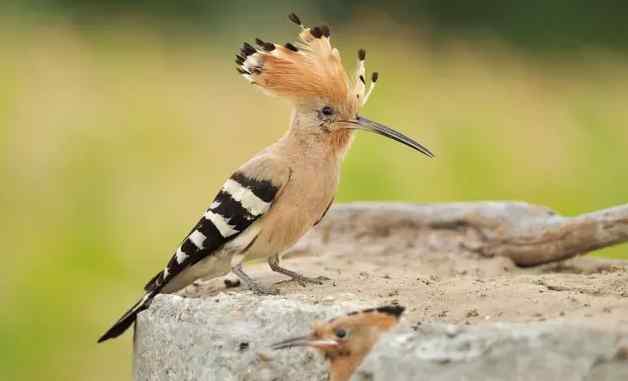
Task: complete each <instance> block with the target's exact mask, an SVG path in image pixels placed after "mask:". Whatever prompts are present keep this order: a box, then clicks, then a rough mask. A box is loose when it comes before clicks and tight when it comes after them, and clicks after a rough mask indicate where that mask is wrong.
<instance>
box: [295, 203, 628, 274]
mask: <svg viewBox="0 0 628 381" xmlns="http://www.w3.org/2000/svg"><path fill="white" fill-rule="evenodd" d="M376 240H394V241H396V242H397V243H398V244H399V245H403V244H405V245H412V247H416V249H417V251H421V250H443V251H448V252H451V251H459V252H467V253H468V252H472V253H477V254H480V255H482V256H487V257H493V256H503V257H508V258H511V259H512V260H513V261H514V262H515V263H516V264H517V265H520V266H535V265H539V264H543V263H549V262H555V261H560V260H564V259H567V258H571V257H574V256H576V255H580V254H585V253H588V252H591V251H593V250H596V249H600V248H603V247H607V246H611V245H615V244H618V243H622V242H627V241H628V205H623V206H618V207H615V208H610V209H605V210H601V211H597V212H593V213H588V214H583V215H580V216H577V217H563V216H560V215H557V214H556V213H555V212H553V211H551V210H550V209H547V208H544V207H541V206H536V205H530V204H527V203H519V202H478V203H451V204H431V205H416V204H389V203H354V204H344V205H343V204H341V205H337V206H334V207H333V208H332V209H331V210H330V212H329V214H328V216H327V217H326V218H325V219H324V220H323V222H322V223H321V224H320V225H319V226H318V227H317V228H316V229H315V230H314V232H313V233H312V234H310V235H308V236H307V237H305V238H304V239H303V240H302V242H300V243H299V244H298V245H297V247H296V249H295V251H303V250H308V251H309V250H312V251H317V250H318V251H319V250H322V249H325V248H327V249H329V247H330V246H334V245H342V244H348V243H351V244H353V245H356V246H360V245H364V247H368V245H369V244H370V243H373V242H375V241H376ZM400 241H405V242H400Z"/></svg>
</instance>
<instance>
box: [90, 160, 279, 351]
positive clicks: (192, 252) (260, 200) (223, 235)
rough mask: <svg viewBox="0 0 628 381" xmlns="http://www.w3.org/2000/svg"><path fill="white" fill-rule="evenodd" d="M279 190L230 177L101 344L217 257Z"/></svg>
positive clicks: (238, 176) (258, 181) (260, 181)
mask: <svg viewBox="0 0 628 381" xmlns="http://www.w3.org/2000/svg"><path fill="white" fill-rule="evenodd" d="M278 190H279V187H278V186H275V185H274V184H273V183H272V182H271V181H269V180H263V179H255V178H252V177H248V176H245V175H244V174H242V173H240V172H236V173H235V174H234V175H233V176H231V177H230V178H229V179H228V180H227V181H226V182H225V184H224V185H223V187H222V189H221V190H220V192H219V193H218V195H217V196H216V197H215V199H214V201H213V202H212V204H211V206H210V207H209V209H207V211H206V212H205V214H204V215H203V217H201V219H200V220H199V222H198V223H197V224H196V225H195V226H194V228H193V229H192V231H191V232H190V233H189V234H188V235H187V237H186V238H185V239H184V240H183V242H182V244H181V245H180V246H179V247H178V248H177V250H176V251H175V253H174V255H173V256H172V258H171V259H170V261H169V262H168V265H167V266H166V267H165V268H164V270H162V271H160V272H159V273H158V274H157V275H155V276H154V277H153V278H152V279H151V280H150V281H149V282H148V283H147V284H146V286H145V287H144V290H145V291H146V293H145V294H144V296H143V297H142V298H141V299H140V300H139V301H138V302H137V303H135V305H133V307H131V309H129V310H128V311H127V312H126V313H125V314H124V315H123V316H122V317H121V318H120V319H119V320H118V321H117V322H116V323H115V324H114V325H113V326H112V327H111V328H110V329H109V330H108V331H107V332H105V334H104V335H102V337H100V339H98V342H99V343H100V342H103V341H105V340H108V339H111V338H114V337H117V336H119V335H121V334H122V333H123V332H124V331H126V330H127V329H128V328H129V327H130V326H131V325H132V324H133V323H134V322H135V319H136V317H137V314H139V313H140V312H141V311H143V310H145V309H146V308H148V306H149V305H150V303H151V301H152V300H153V298H154V297H155V295H157V294H158V293H159V292H160V291H161V290H162V289H163V288H164V286H165V285H166V284H168V282H169V281H170V280H172V279H173V278H174V277H175V276H177V275H178V274H180V273H181V272H182V271H183V270H185V269H186V268H189V267H190V266H193V265H194V264H196V263H197V262H199V261H200V260H202V259H204V258H206V257H208V256H211V255H214V254H215V253H216V251H217V250H218V249H220V248H221V247H222V246H223V245H225V244H226V243H227V242H229V241H231V240H233V239H234V238H235V237H237V236H238V235H239V234H240V233H242V232H243V231H245V230H246V229H247V228H248V227H249V226H250V225H251V224H253V222H255V221H256V220H257V219H259V218H260V217H261V216H262V215H264V213H266V212H267V211H268V210H269V209H270V206H271V203H272V201H273V199H274V198H275V195H276V194H277V191H278Z"/></svg>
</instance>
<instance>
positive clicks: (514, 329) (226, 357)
mask: <svg viewBox="0 0 628 381" xmlns="http://www.w3.org/2000/svg"><path fill="white" fill-rule="evenodd" d="M624 210H625V208H621V207H620V208H615V209H611V210H609V211H602V212H597V213H591V214H589V215H584V216H581V217H575V218H566V217H561V216H557V215H556V214H555V213H553V212H551V211H549V210H548V209H546V208H543V207H539V206H533V205H528V204H524V203H495V202H483V203H462V204H442V205H403V204H353V205H342V206H338V207H335V208H333V209H332V210H331V211H330V213H329V215H328V216H327V217H326V218H325V220H324V221H323V223H321V224H320V225H319V226H317V227H316V228H315V229H314V230H313V231H312V232H311V233H310V234H308V235H307V236H306V237H304V239H303V240H301V241H300V242H299V243H298V244H297V245H296V246H295V247H294V248H293V250H291V252H290V253H289V256H288V258H287V260H285V261H283V262H282V265H284V266H285V267H287V268H289V269H293V270H296V271H299V272H301V273H304V274H305V275H309V276H318V275H324V276H327V277H329V278H331V279H332V280H331V281H329V282H325V283H324V284H322V285H308V286H307V288H303V287H301V286H300V285H298V284H296V283H294V282H285V279H286V278H285V277H283V276H282V275H279V274H277V273H272V272H271V271H270V270H269V269H268V266H267V265H266V264H264V263H255V264H246V265H245V269H246V271H247V272H248V273H249V274H250V275H251V276H253V277H254V278H256V279H257V280H258V281H260V282H261V283H262V284H264V285H267V286H270V285H274V286H275V287H277V288H278V289H279V290H280V291H281V295H280V296H274V297H256V296H253V295H251V294H250V293H249V292H248V291H243V290H241V289H239V288H236V289H229V290H226V289H225V286H224V283H223V279H222V278H221V279H215V280H212V281H208V282H199V283H196V284H195V285H192V286H190V287H188V288H187V289H186V290H183V291H182V292H181V293H180V294H179V295H169V296H158V297H157V298H156V300H155V302H154V303H153V305H152V306H151V307H150V309H148V310H147V311H144V312H143V313H142V314H140V317H139V319H138V323H137V331H136V342H135V360H134V361H135V375H136V379H137V380H262V381H263V380H278V381H279V380H325V379H326V372H325V371H324V362H323V360H322V359H321V358H320V356H319V355H318V354H317V353H315V352H313V351H308V350H304V349H291V350H286V351H283V352H272V351H269V350H268V349H267V347H268V345H270V344H271V343H273V342H275V341H278V340H282V339H285V338H287V337H291V336H295V335H303V334H305V333H307V332H308V331H309V328H310V325H311V323H312V321H313V320H316V319H321V318H322V319H326V318H330V317H333V316H336V315H338V314H340V313H343V312H347V311H350V310H354V309H356V308H362V307H374V306H377V305H383V304H391V303H399V304H401V305H404V306H406V307H407V310H406V313H405V315H404V320H405V323H404V324H402V325H403V326H405V330H404V327H400V331H399V332H398V333H396V335H399V336H395V338H394V339H391V340H386V341H383V342H380V344H379V345H384V346H386V345H390V346H393V347H391V348H389V349H379V348H378V349H376V352H375V353H374V354H373V356H374V357H371V358H370V359H369V360H368V364H365V370H368V371H370V372H372V375H371V376H368V374H366V373H362V374H361V376H360V377H362V378H361V379H364V380H365V379H369V378H368V377H371V378H372V379H374V380H377V379H382V378H381V377H382V375H385V374H386V373H385V372H386V369H387V368H386V367H387V366H388V367H390V369H395V370H399V371H400V372H401V371H402V370H403V371H408V374H412V373H411V372H412V371H416V372H419V373H417V374H419V375H420V374H422V373H421V372H424V373H425V372H427V373H425V374H430V378H429V379H435V380H440V379H443V380H449V379H451V380H454V379H455V380H462V379H465V380H467V379H468V380H475V379H477V380H484V379H486V380H491V379H495V380H496V379H513V380H516V379H517V378H513V377H510V376H508V377H505V378H504V377H502V376H503V374H502V373H500V372H507V371H512V372H515V370H516V371H517V372H518V373H513V374H518V375H519V374H520V375H521V376H520V378H519V379H521V380H527V379H535V381H538V380H544V379H550V380H552V381H554V380H563V379H565V380H567V379H576V380H578V379H582V380H589V379H590V380H594V379H595V380H597V379H599V380H605V379H608V380H613V379H618V378H616V377H619V376H618V375H623V374H624V373H621V372H625V364H626V362H628V360H621V358H624V359H626V358H628V343H627V342H626V340H624V341H621V342H619V343H615V344H614V345H611V344H609V343H610V342H612V341H613V338H615V339H616V338H617V337H619V336H622V335H624V336H625V334H626V332H628V263H627V262H625V261H617V260H602V259H596V258H591V257H576V258H571V259H569V260H567V261H559V262H555V263H549V264H545V265H540V266H532V267H522V266H517V264H520V265H521V264H524V265H529V264H530V263H539V262H547V261H548V258H551V259H552V260H555V259H556V258H562V257H563V253H567V254H568V255H573V253H575V252H579V251H578V250H581V249H587V250H588V249H590V248H591V247H596V246H599V245H597V244H595V245H589V244H587V243H586V240H587V237H593V238H594V239H595V237H598V238H600V240H599V241H598V243H599V244H600V245H605V244H609V243H612V242H617V241H618V240H619V241H620V240H621V239H623V238H622V237H623V234H624V233H623V231H624V230H623V229H624V228H625V227H626V226H628V225H627V224H628V217H626V216H624V215H623V213H624ZM531 226H536V227H540V228H538V229H540V230H536V229H537V228H534V229H532V228H531ZM543 226H545V227H548V229H549V230H548V232H549V235H548V236H546V238H547V242H546V240H544V239H535V238H534V234H532V235H530V234H527V233H526V232H534V231H537V232H539V231H540V232H542V231H543V228H542V227H543ZM569 232H573V233H569ZM526 234H527V235H526ZM587 234H593V235H588V236H587ZM517 237H524V239H522V240H520V241H519V240H518V239H517ZM562 237H567V238H569V239H568V240H567V241H564V240H562ZM583 237H584V238H583ZM528 243H530V245H528ZM546 244H549V245H550V246H546ZM574 245H575V246H574ZM532 247H536V248H537V250H533V249H530V248H532ZM548 247H549V249H548V250H549V251H548V252H549V253H551V255H550V256H549V257H548V256H547V255H546V254H547V253H546V252H543V251H542V250H544V249H543V248H548ZM500 248H501V249H500ZM502 249H503V250H502ZM522 250H523V251H522ZM539 250H541V251H539ZM584 251H586V250H584ZM535 253H539V254H538V255H537V254H535ZM183 296H185V297H183ZM417 322H421V325H420V326H419V329H418V330H417V331H416V332H414V331H411V330H409V329H410V328H409V327H410V326H412V325H415V324H417ZM451 327H459V328H451ZM447 330H455V331H456V332H458V330H459V332H460V333H456V334H455V335H453V336H451V333H447ZM555 332H557V333H558V334H556V333H555ZM404 335H406V336H407V338H406V339H404ZM408 335H410V336H408ZM450 336H451V337H450ZM463 339H464V340H468V341H466V342H463V341H462V340H463ZM247 343H248V345H247ZM404 343H405V344H404ZM465 343H468V344H465ZM428 344H429V345H431V346H428V347H423V345H428ZM395 345H397V346H398V347H394V346H395ZM403 345H407V347H408V348H415V349H416V351H406V352H403V353H397V352H395V351H396V350H397V349H395V348H402V347H403ZM618 345H619V346H620V348H619V349H617V348H618ZM467 347H468V350H467V349H465V348H467ZM403 348H405V347H403ZM421 348H430V350H425V349H421ZM477 348H480V349H481V348H485V351H484V352H481V354H479V355H477V357H474V358H473V360H470V357H469V356H470V353H476V354H477V353H480V352H473V351H474V350H476V351H477ZM622 348H623V349H622ZM437 349H438V350H437ZM567 349H570V350H572V352H563V350H567ZM439 351H440V352H439ZM613 351H615V352H617V351H619V352H618V353H619V354H618V355H617V356H616V358H617V359H618V360H617V361H614V360H613V361H610V360H609V358H611V357H612V354H613V353H615V352H613ZM426 352H429V353H431V356H433V357H434V356H436V354H438V353H441V354H442V353H449V354H447V355H443V356H449V357H451V358H450V359H448V360H447V359H444V360H438V359H435V358H433V357H432V358H429V355H428V354H426ZM376 353H382V357H381V358H380V357H379V355H377V354H376ZM622 353H623V355H622ZM413 354H415V355H417V356H420V357H419V358H418V359H413V358H412V356H413ZM502 354H503V355H502ZM385 356H388V357H385ZM426 356H427V357H426ZM456 356H459V357H456ZM460 356H461V357H460ZM535 356H536V357H535ZM609 356H610V357H609ZM569 358H571V359H572V361H570V362H568V361H567V360H568V359H569ZM386 359H389V360H386ZM592 359H597V360H594V361H593V362H591V361H592ZM415 360H416V361H415ZM622 361H623V362H622ZM397 363H398V364H397ZM591 364H593V365H591ZM406 365H407V366H408V367H410V368H404V367H406ZM526 367H530V369H528V370H527V372H528V373H529V375H530V377H529V378H526V377H527V376H524V375H523V374H524V373H526ZM571 371H574V372H576V371H577V372H580V373H577V374H578V375H579V376H574V377H573V378H570V377H571V375H572V373H557V372H571ZM429 372H432V373H429ZM586 372H588V373H586ZM573 375H576V373H573ZM463 376H464V377H467V376H468V377H467V378H464V377H463ZM378 377H380V378H378ZM391 377H392V376H390V374H389V376H388V377H387V381H392V380H393V379H402V380H403V379H404V378H397V375H395V378H391ZM398 377H401V373H400V375H399V376H398ZM439 377H440V378H439ZM472 377H475V378H472ZM491 377H492V378H491ZM408 379H417V378H408ZM419 379H423V378H419ZM619 379H626V380H628V378H625V377H624V378H619Z"/></svg>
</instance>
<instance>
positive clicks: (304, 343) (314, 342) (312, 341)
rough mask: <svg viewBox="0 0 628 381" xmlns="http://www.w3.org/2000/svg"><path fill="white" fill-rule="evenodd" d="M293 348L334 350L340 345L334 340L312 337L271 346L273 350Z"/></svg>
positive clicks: (299, 338) (285, 341)
mask: <svg viewBox="0 0 628 381" xmlns="http://www.w3.org/2000/svg"><path fill="white" fill-rule="evenodd" d="M292 347H313V348H318V349H334V348H337V347H338V343H337V342H335V341H334V340H325V339H316V338H312V337H310V336H302V337H295V338H292V339H288V340H283V341H280V342H278V343H275V344H273V345H271V348H272V349H275V350H277V349H285V348H292Z"/></svg>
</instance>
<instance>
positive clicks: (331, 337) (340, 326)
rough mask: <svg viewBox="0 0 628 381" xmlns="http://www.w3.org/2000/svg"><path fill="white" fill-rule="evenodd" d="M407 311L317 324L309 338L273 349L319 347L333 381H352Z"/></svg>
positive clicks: (378, 311) (379, 311)
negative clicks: (365, 361)
mask: <svg viewBox="0 0 628 381" xmlns="http://www.w3.org/2000/svg"><path fill="white" fill-rule="evenodd" d="M404 309H405V308H404V307H401V306H384V307H379V308H369V309H366V310H363V311H356V312H351V313H349V314H347V315H345V316H342V317H339V318H336V319H332V320H330V321H328V322H325V323H321V322H316V323H314V327H313V330H312V333H310V334H309V335H307V336H302V337H295V338H292V339H288V340H284V341H280V342H278V343H276V344H273V345H272V346H271V348H272V349H284V348H292V347H312V348H316V349H318V350H319V351H321V352H322V354H323V355H324V356H325V358H326V359H327V361H328V362H329V381H345V380H349V379H350V378H351V375H352V374H353V372H354V371H355V370H356V368H357V367H358V366H360V364H361V363H362V360H364V358H365V357H366V355H368V354H369V352H370V351H371V349H372V348H373V346H374V345H375V343H377V340H379V337H380V336H381V334H382V333H384V332H387V331H389V330H390V329H391V328H393V327H394V326H395V325H397V323H398V322H399V318H400V317H401V314H402V313H403V311H404Z"/></svg>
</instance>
